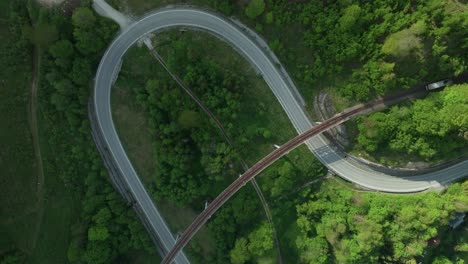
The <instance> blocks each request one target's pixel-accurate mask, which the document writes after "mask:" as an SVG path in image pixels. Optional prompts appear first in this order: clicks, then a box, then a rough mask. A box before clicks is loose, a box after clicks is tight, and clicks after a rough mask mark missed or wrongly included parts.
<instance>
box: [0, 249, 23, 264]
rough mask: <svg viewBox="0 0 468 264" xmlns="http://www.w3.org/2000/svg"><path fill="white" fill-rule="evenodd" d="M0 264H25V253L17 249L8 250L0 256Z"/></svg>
mask: <svg viewBox="0 0 468 264" xmlns="http://www.w3.org/2000/svg"><path fill="white" fill-rule="evenodd" d="M0 264H26V255H25V254H24V253H22V252H20V251H18V250H15V251H11V252H8V253H7V254H4V255H2V256H1V257H0Z"/></svg>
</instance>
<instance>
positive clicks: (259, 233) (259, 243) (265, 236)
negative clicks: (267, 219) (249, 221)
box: [248, 223, 273, 256]
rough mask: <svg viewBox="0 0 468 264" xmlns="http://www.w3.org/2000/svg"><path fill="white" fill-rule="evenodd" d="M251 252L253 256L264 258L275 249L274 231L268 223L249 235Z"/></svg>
mask: <svg viewBox="0 0 468 264" xmlns="http://www.w3.org/2000/svg"><path fill="white" fill-rule="evenodd" d="M248 248H249V251H250V252H251V253H252V255H255V256H262V255H264V254H265V253H266V252H267V251H268V250H270V249H272V248H273V229H272V228H271V226H270V225H269V224H267V223H264V224H263V225H261V226H260V227H259V228H258V229H257V230H255V231H254V232H252V233H250V234H249V245H248Z"/></svg>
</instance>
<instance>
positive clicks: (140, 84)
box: [0, 0, 468, 264]
mask: <svg viewBox="0 0 468 264" xmlns="http://www.w3.org/2000/svg"><path fill="white" fill-rule="evenodd" d="M109 2H110V3H113V4H117V5H119V4H120V1H117V0H114V1H109ZM143 2H144V3H143ZM143 2H142V1H133V3H136V4H138V3H140V5H141V6H144V7H145V8H148V7H149V6H151V5H157V4H160V2H157V3H155V1H143ZM169 2H171V1H169ZM189 2H194V3H199V4H202V5H204V6H207V7H209V8H212V9H215V10H218V11H219V12H223V13H225V14H227V15H235V16H238V17H240V18H241V19H242V20H243V21H244V22H245V23H247V24H249V25H250V26H251V27H252V28H255V29H256V30H257V31H258V32H259V33H260V34H262V35H263V36H265V38H266V39H267V40H268V42H269V44H270V46H271V48H272V49H273V50H274V51H275V53H277V54H278V56H279V57H280V59H281V60H282V61H283V62H284V63H285V66H286V67H287V69H288V72H290V73H291V75H292V77H293V78H294V80H295V82H297V84H298V86H299V89H300V90H301V93H303V95H304V97H305V99H306V101H308V102H311V98H312V96H313V95H314V94H315V93H317V92H318V91H319V90H321V89H324V90H327V91H329V92H330V93H331V94H332V95H333V96H334V97H335V98H339V99H343V100H345V101H346V104H352V103H355V102H358V101H366V100H369V99H371V98H374V97H375V96H378V95H384V94H386V93H390V92H392V91H396V90H399V89H406V88H410V87H412V86H414V85H416V84H419V83H421V82H429V81H432V80H433V79H439V78H445V77H450V76H456V75H459V74H461V73H463V72H464V71H466V67H467V63H468V62H467V59H468V58H467V57H466V56H462V54H467V49H468V46H467V45H466V39H467V36H466V30H464V29H466V28H467V23H468V22H467V21H468V18H467V11H466V4H463V3H461V2H458V1H426V2H417V3H416V2H407V1H397V0H395V1H383V0H379V1H372V2H368V1H354V0H340V1H334V2H327V1H286V0H280V1H272V0H267V1H264V0H251V1H243V2H242V3H241V2H239V1H227V0H226V1H213V0H206V1H205V0H199V1H189ZM12 3H14V4H12V5H11V9H9V10H11V14H12V15H11V18H8V21H9V25H8V30H9V31H11V32H13V33H14V34H15V36H16V39H17V40H18V41H17V46H16V47H15V46H14V45H13V46H11V49H8V52H6V50H5V49H2V51H1V52H2V53H1V54H0V55H1V56H2V58H8V59H9V60H8V63H5V62H4V61H2V64H7V65H8V66H9V67H10V66H12V67H13V66H14V65H15V64H16V65H20V63H24V61H26V60H28V59H29V54H27V53H26V52H24V50H28V49H29V50H30V49H32V47H38V48H39V50H40V58H41V65H40V78H39V86H40V89H39V103H40V120H41V127H42V128H41V131H42V132H41V134H40V135H41V142H42V143H41V144H42V145H44V147H45V149H46V153H45V155H44V159H43V161H44V164H45V166H44V167H45V169H44V170H45V175H46V177H48V178H49V179H52V178H53V177H55V178H57V183H56V186H54V187H52V186H48V187H47V188H48V189H47V191H46V194H47V195H46V198H45V199H46V201H47V202H48V203H52V202H53V201H54V200H61V198H62V197H67V198H66V199H65V202H64V204H62V206H63V208H66V207H71V208H72V209H70V208H69V209H68V210H63V214H64V215H66V214H70V215H68V216H66V221H59V220H60V219H64V218H60V217H62V216H61V215H60V213H57V215H51V216H49V217H56V219H54V221H56V223H57V224H56V225H53V224H50V223H49V225H52V226H49V228H50V230H53V229H54V228H57V229H59V228H60V229H59V230H60V232H61V233H60V234H55V235H54V236H52V237H49V238H47V239H50V241H59V242H60V244H63V246H65V249H64V251H66V252H49V251H47V250H46V249H44V248H41V249H43V250H44V252H43V254H44V255H45V254H47V258H48V260H49V263H50V262H53V261H55V262H57V263H66V262H69V263H130V262H131V261H132V260H133V256H135V255H139V256H149V257H148V259H151V260H154V259H157V258H155V256H154V255H155V250H154V246H153V244H152V242H151V240H150V239H149V237H148V235H147V234H146V230H145V229H144V228H143V226H142V224H141V223H140V221H139V220H138V219H137V217H136V215H135V213H134V212H133V210H132V208H131V205H129V204H126V203H125V202H124V201H123V199H122V198H121V197H120V195H119V194H118V193H117V192H116V191H115V190H114V189H113V188H112V185H111V184H110V181H109V177H108V174H107V171H106V170H105V168H104V166H103V164H102V160H101V158H100V156H99V155H98V152H97V151H96V148H95V145H94V142H93V141H92V139H91V134H90V125H89V121H88V113H87V104H88V100H89V98H90V92H91V89H92V87H93V84H92V79H93V77H94V74H95V71H96V68H97V65H98V63H99V60H100V57H101V56H102V54H103V52H104V50H105V48H106V47H107V45H108V44H109V43H110V41H111V40H112V38H113V37H114V36H115V34H117V31H118V27H117V25H116V24H114V23H112V22H111V21H110V20H107V19H103V18H101V17H99V16H98V15H97V14H96V13H94V11H92V9H91V1H89V0H86V1H81V3H80V5H79V6H78V7H76V8H73V9H70V10H69V11H66V12H68V13H66V14H65V15H64V14H63V12H64V11H62V9H60V8H51V9H46V8H39V7H36V6H35V5H33V4H32V1H26V0H24V1H23V0H21V1H12ZM141 11H142V10H141ZM146 11H147V10H146ZM193 35H195V36H198V37H199V38H200V39H199V40H198V41H199V44H198V46H196V45H193V44H196V43H195V42H196V41H194V38H195V37H193ZM193 35H189V34H188V35H187V36H184V37H176V36H175V35H170V39H171V40H170V44H171V45H166V46H163V45H161V47H160V48H161V50H162V51H163V52H162V54H163V57H164V58H165V60H166V62H167V64H168V66H169V68H170V69H171V70H172V71H174V72H176V73H177V74H178V75H179V76H180V77H181V79H182V80H183V81H184V83H186V84H187V85H188V86H190V87H191V88H193V89H194V90H195V91H196V93H197V95H198V96H199V97H200V98H201V99H202V101H203V102H204V103H205V104H206V105H207V106H208V108H210V109H211V110H212V111H213V112H214V113H215V114H216V116H218V117H219V118H220V119H221V120H222V122H223V124H224V126H225V127H226V129H227V131H228V133H229V134H230V135H231V137H232V138H233V140H234V142H233V146H230V145H229V144H227V143H226V142H225V141H224V140H223V138H222V137H221V135H220V134H219V131H218V129H217V128H216V127H215V125H214V124H213V123H212V121H210V120H209V119H208V118H207V117H206V116H205V115H204V113H203V112H201V111H200V110H199V109H198V108H197V106H196V105H195V104H194V103H193V102H192V101H191V100H190V98H189V97H188V96H187V95H186V94H184V92H183V91H182V90H181V89H180V88H179V87H178V86H177V85H176V84H175V83H174V82H173V81H172V80H171V79H170V78H169V76H168V75H167V73H166V72H165V71H164V70H162V69H161V68H158V67H155V66H149V64H144V65H148V67H147V68H148V69H151V71H144V72H143V73H141V75H138V74H135V69H136V67H134V66H132V67H128V65H126V64H124V65H123V68H122V73H121V76H120V77H119V80H118V82H117V86H125V87H126V88H127V89H130V91H131V93H130V94H131V96H129V97H128V100H132V101H134V102H136V104H137V105H138V107H140V108H141V109H142V111H143V112H144V114H145V115H144V116H145V121H146V122H147V125H146V126H147V127H148V128H149V130H148V131H149V133H150V136H151V149H152V150H153V152H154V153H155V155H154V156H151V159H153V160H154V162H155V163H156V167H155V169H154V171H153V174H152V175H150V177H151V178H152V180H153V182H152V184H151V186H150V188H149V190H150V192H151V194H152V195H153V196H154V197H157V198H159V199H165V200H168V201H170V202H172V203H174V204H175V205H176V206H178V207H181V208H183V207H189V208H191V209H193V210H195V211H199V210H202V208H203V207H202V206H203V204H204V202H205V201H207V200H210V199H211V198H212V197H214V196H216V195H217V194H218V193H219V192H220V191H221V190H222V189H223V187H225V186H226V185H227V184H228V183H230V182H231V181H232V180H233V179H235V178H236V177H237V176H238V174H239V173H240V172H241V171H242V168H241V166H240V165H239V159H241V158H245V159H246V160H247V162H248V164H249V165H252V164H253V163H254V162H255V161H257V160H258V159H259V158H261V157H262V156H263V155H264V154H266V153H268V152H269V151H271V147H272V144H281V143H282V142H284V141H286V140H287V139H288V138H289V137H291V136H292V135H294V131H293V129H292V127H290V126H289V124H288V126H286V125H284V126H283V124H284V123H282V122H283V121H281V122H280V121H278V122H276V121H274V120H273V121H268V119H269V114H270V113H274V114H277V113H276V112H274V111H273V110H275V109H276V108H274V106H273V105H276V107H279V106H278V105H277V102H276V101H273V100H275V99H274V97H273V96H271V95H263V94H261V93H260V95H261V96H263V97H262V98H264V100H266V101H265V102H262V103H258V104H256V103H255V102H256V98H255V97H251V96H249V92H251V91H257V86H261V85H263V86H265V84H264V83H263V81H262V79H261V78H259V77H258V76H255V73H253V76H251V75H252V74H250V75H249V74H246V72H249V69H250V68H249V66H248V65H246V64H245V62H244V64H241V63H238V64H226V63H224V62H223V61H222V60H221V61H220V60H217V59H215V58H214V57H210V56H207V55H206V53H207V52H208V51H209V50H210V47H211V48H213V47H216V48H219V47H220V46H216V45H215V46H210V45H209V43H210V42H211V41H212V40H208V38H207V37H206V36H203V35H202V34H199V33H196V34H193ZM200 41H201V44H200ZM224 45H225V44H224ZM203 46H206V47H205V50H204V51H201V50H203V49H202V47H203ZM2 47H3V46H2ZM197 51H198V52H197ZM211 51H212V52H220V53H221V54H223V55H224V56H218V57H219V58H225V59H226V60H229V59H230V58H231V57H229V56H228V54H230V53H231V52H233V51H232V50H225V49H222V48H220V49H211ZM139 52H141V51H135V50H130V51H129V54H128V57H127V58H130V59H131V57H132V56H140V57H143V56H144V57H150V54H149V52H147V51H146V52H145V53H139ZM205 52H206V53H205ZM16 55H19V57H20V58H19V59H18V60H17V61H15V57H16ZM218 55H219V54H218ZM127 58H126V59H127ZM16 59H17V58H16ZM152 63H154V64H155V65H156V62H152ZM227 65H231V66H232V65H235V66H237V67H227ZM137 73H138V72H137ZM260 83H261V84H260ZM312 87H314V88H312ZM466 92H467V87H466V85H454V86H452V87H449V88H448V89H446V90H444V91H442V92H440V93H434V94H431V95H430V96H428V98H426V99H424V100H417V101H415V102H414V103H413V104H405V105H400V106H395V107H392V108H391V109H389V110H388V111H386V112H382V113H376V114H373V115H370V116H366V117H362V118H360V119H359V121H358V125H357V126H358V130H359V135H358V136H357V142H358V144H359V146H360V147H361V148H363V149H365V150H366V151H368V152H370V153H372V152H376V151H386V150H389V151H395V152H397V153H407V154H408V153H409V154H412V153H415V154H417V155H419V156H420V157H421V158H423V159H431V158H439V157H450V156H451V155H454V154H457V153H458V152H463V151H465V150H466V142H467V130H466V129H467V123H466V122H467V121H466V116H467V115H466V113H467V111H468V109H467V108H466V105H467V103H468V102H467V101H466V98H468V97H467V93H466ZM253 93H254V92H253ZM255 95H256V94H255ZM22 100H25V99H22ZM268 100H270V101H268ZM309 107H310V106H309ZM251 113H256V115H252V114H251ZM282 115H284V113H282ZM278 116H280V115H279V114H278ZM255 122H258V123H255ZM275 123H277V124H275ZM141 131H142V132H144V131H146V130H143V129H142V130H141ZM251 142H255V143H256V144H257V145H258V146H260V147H259V149H256V150H254V149H253V148H252V147H251V145H252V144H250V143H251ZM306 154H307V155H310V158H306ZM307 157H309V156H307ZM325 174H326V169H325V168H324V167H323V166H322V165H321V164H320V163H319V162H318V161H317V160H315V159H314V158H313V157H312V155H311V154H310V153H308V150H306V149H305V148H300V149H298V150H295V151H293V152H291V153H290V154H289V155H288V156H286V157H285V158H283V159H281V160H280V161H278V163H276V164H274V165H273V166H271V167H270V168H268V169H267V170H266V171H265V172H264V173H263V174H262V176H261V177H260V178H259V179H258V180H259V183H260V185H261V188H262V191H263V192H264V193H265V195H266V197H267V201H268V203H269V204H270V207H271V209H272V214H273V224H274V225H273V226H272V225H271V224H270V223H269V222H267V221H266V220H265V216H264V213H263V210H262V208H261V205H260V203H259V202H258V198H257V197H256V195H255V192H254V191H253V189H252V188H251V187H250V186H247V187H246V188H244V189H243V190H242V191H241V192H239V193H238V194H236V196H235V197H233V199H232V201H230V202H229V203H227V204H226V205H225V206H224V207H223V208H222V209H221V210H220V211H219V212H217V214H216V215H215V216H213V217H212V219H211V220H210V221H209V223H208V233H209V236H210V240H211V241H214V242H213V243H212V244H213V248H212V249H210V250H209V251H206V250H205V249H204V245H202V244H200V243H199V242H194V243H191V244H190V245H189V247H188V248H187V249H186V251H187V252H188V253H189V256H190V257H191V261H192V262H193V263H237V264H242V263H275V261H276V258H277V257H278V256H277V250H276V246H275V243H276V242H275V240H274V235H275V234H277V235H278V238H279V241H280V245H279V248H280V249H281V252H282V257H283V258H284V261H285V262H286V263H419V261H421V262H423V263H464V262H463V260H464V259H466V258H467V252H468V249H467V243H468V242H467V241H466V238H464V237H463V236H462V234H465V236H466V231H463V230H466V228H467V226H466V223H465V224H464V225H462V226H461V227H460V230H462V231H460V232H459V234H458V233H457V232H458V231H457V230H454V231H452V230H451V229H450V227H449V226H448V221H449V220H450V219H451V218H452V217H453V216H454V214H455V213H456V212H466V211H468V201H467V197H468V195H467V194H468V184H467V183H466V182H465V183H456V184H453V185H452V186H450V187H448V189H447V190H446V191H444V192H442V193H435V192H428V193H422V194H415V195H409V196H400V195H386V194H381V193H372V192H365V191H362V190H359V189H355V188H354V186H352V185H351V184H349V183H346V182H344V181H342V180H339V179H336V178H325ZM56 187H57V188H56ZM60 189H64V190H62V191H60ZM61 195H62V196H61ZM68 203H69V204H68ZM72 210H73V213H70V211H72ZM48 220H50V219H48ZM46 222H47V221H46ZM51 223H54V222H53V221H52V222H51ZM436 236H438V237H440V238H441V239H442V242H441V245H440V246H439V247H436V248H432V247H428V244H427V241H428V240H429V239H431V238H433V237H436ZM41 239H44V238H41ZM41 241H42V240H41ZM44 241H45V240H44ZM50 241H49V243H50V244H51V245H52V244H53V243H52V242H50ZM56 243H58V242H56ZM40 244H41V243H39V247H40V246H41V245H40ZM44 245H45V243H44ZM33 256H34V255H33V254H32V253H31V252H28V251H25V250H23V249H22V248H20V247H19V246H17V247H15V248H11V247H9V248H8V250H4V249H3V248H0V263H1V264H7V263H9V264H14V263H48V262H47V261H43V260H42V261H41V260H35V259H34V258H33ZM423 256H426V257H423ZM44 259H45V258H44Z"/></svg>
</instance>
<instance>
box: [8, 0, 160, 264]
mask: <svg viewBox="0 0 468 264" xmlns="http://www.w3.org/2000/svg"><path fill="white" fill-rule="evenodd" d="M81 4H82V6H81V7H79V8H77V9H75V10H65V12H64V11H63V9H61V8H60V7H57V8H51V9H44V8H40V7H39V6H37V5H35V3H34V2H33V1H11V6H12V9H8V4H6V6H2V7H4V8H6V9H7V10H6V11H5V12H6V13H9V14H10V15H11V19H8V18H7V17H5V18H4V20H2V23H3V21H6V22H8V23H6V24H8V26H9V27H7V25H5V26H3V25H2V28H1V30H2V32H1V33H2V34H5V36H7V37H8V38H5V39H6V40H7V41H5V42H3V41H2V43H1V45H2V49H1V52H2V53H1V56H2V64H1V66H2V67H3V68H2V71H1V74H2V83H3V87H4V88H2V91H4V93H5V94H4V96H2V97H1V98H2V100H5V102H4V103H2V107H4V106H5V107H6V109H5V110H4V113H8V120H5V122H4V125H6V126H8V129H2V130H1V131H2V133H5V138H4V137H3V135H2V139H1V140H2V142H3V140H5V141H4V142H5V143H2V146H3V144H5V147H2V151H3V152H2V157H4V158H5V159H3V158H2V168H10V167H11V169H7V170H2V177H1V179H2V188H7V189H5V191H3V192H2V199H1V202H2V206H1V208H2V220H1V221H2V223H1V236H0V239H1V244H0V245H1V247H0V263H110V262H114V263H115V262H119V261H121V263H129V262H130V263H131V262H133V261H135V263H137V262H140V263H144V262H145V261H146V262H147V261H156V260H157V259H158V257H156V256H155V253H156V250H155V249H154V247H153V245H152V242H151V241H150V239H149V237H148V235H147V234H146V231H145V230H144V228H143V226H142V224H141V223H140V221H139V220H138V219H137V218H136V216H135V213H134V212H133V210H132V208H131V207H130V206H129V205H127V204H125V203H124V202H123V200H122V198H121V197H120V195H119V194H117V193H116V191H115V190H114V189H113V188H112V186H111V184H110V182H109V177H108V175H107V172H106V170H105V169H104V167H103V165H102V161H101V159H100V157H99V155H98V153H97V151H96V148H95V146H94V142H93V141H92V140H91V135H90V127H89V121H88V116H87V102H88V99H89V97H90V91H91V87H92V83H91V82H90V81H91V79H92V77H93V76H94V72H95V70H96V67H97V63H98V62H99V59H100V57H101V55H102V52H103V50H104V48H105V47H106V46H107V43H108V42H109V41H110V40H111V38H112V37H113V36H114V34H115V32H116V30H117V27H116V25H115V24H113V23H112V22H110V21H108V20H105V19H101V18H100V17H98V16H96V15H95V14H94V12H93V11H92V10H91V9H90V2H89V1H82V3H81ZM2 5H3V2H2ZM3 10H4V9H2V12H3ZM33 21H34V22H35V23H33ZM28 41H29V42H28ZM29 43H31V44H32V45H35V46H39V47H40V49H41V50H42V53H41V54H40V55H41V63H42V65H41V67H40V69H41V71H40V77H39V80H40V83H39V105H40V115H39V124H40V127H39V134H40V143H41V144H40V145H41V151H42V154H43V155H42V156H43V162H44V175H45V182H44V185H45V186H43V188H44V189H45V190H44V197H40V198H39V199H42V202H43V206H44V208H43V210H44V213H43V214H42V215H43V217H41V218H39V217H36V214H35V209H34V204H35V202H36V201H35V200H34V199H33V198H35V197H34V195H35V189H36V184H37V180H36V176H35V172H34V170H33V168H32V167H30V166H33V164H34V159H33V158H34V157H33V152H32V143H31V139H30V136H29V132H28V126H27V120H26V110H27V107H26V105H27V103H28V94H29V93H28V92H29V90H30V85H31V83H30V81H31V78H30V75H31V51H32V46H31V44H29ZM3 45H5V46H3ZM22 74H24V76H23V75H22ZM23 82H24V83H23ZM13 88H14V89H13ZM16 115H17V116H16ZM10 116H11V119H10ZM10 120H11V121H10ZM13 135H14V136H13ZM23 144H25V146H24V147H23ZM11 146H14V147H15V148H12V147H11ZM4 151H8V153H6V152H4ZM10 157H11V158H12V159H16V160H10V161H9V160H7V159H10ZM4 161H7V163H5V164H4V163H3V162H4ZM19 163H21V164H19ZM4 173H6V174H5V175H4ZM23 174H24V176H23ZM26 176H27V177H30V178H26ZM31 178H33V179H31ZM20 185H21V186H20ZM12 187H14V188H12ZM19 187H21V188H19ZM30 197H31V198H30ZM4 210H5V211H4ZM6 210H8V211H6ZM24 210H26V211H24ZM4 213H6V215H4ZM36 223H39V225H36ZM36 226H39V229H38V230H32V229H34V228H35V227H36ZM31 245H35V246H31ZM135 254H137V255H138V257H132V256H135Z"/></svg>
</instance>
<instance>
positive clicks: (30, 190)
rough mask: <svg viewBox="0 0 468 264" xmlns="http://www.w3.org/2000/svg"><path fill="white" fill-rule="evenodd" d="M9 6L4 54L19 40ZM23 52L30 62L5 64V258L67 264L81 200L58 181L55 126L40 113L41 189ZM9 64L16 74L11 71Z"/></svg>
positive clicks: (0, 162) (1, 30)
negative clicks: (52, 138)
mask: <svg viewBox="0 0 468 264" xmlns="http://www.w3.org/2000/svg"><path fill="white" fill-rule="evenodd" d="M9 4H10V1H1V3H0V10H1V11H0V38H1V39H2V42H1V43H0V50H2V51H3V50H8V49H9V48H8V46H7V45H8V44H12V43H15V42H17V41H18V39H17V38H18V36H16V37H15V35H12V34H11V33H10V32H9V31H8V28H7V25H6V23H7V21H8V17H7V15H8V14H9ZM13 45H16V44H13ZM22 52H24V53H25V54H27V56H26V61H23V60H21V58H20V57H9V59H8V60H7V59H5V58H6V57H5V58H3V57H2V58H0V61H1V62H2V63H1V64H0V67H2V68H1V70H0V87H1V89H0V100H1V101H0V108H1V111H2V119H1V121H2V122H1V127H0V146H1V147H0V168H2V169H1V171H0V181H1V183H0V193H1V194H0V203H1V205H0V255H2V254H3V253H5V252H7V251H9V250H14V249H17V250H19V251H21V252H23V253H24V254H25V255H26V256H27V263H66V262H67V258H66V253H67V248H68V239H69V233H70V226H71V223H72V222H73V221H74V219H75V218H76V217H77V213H79V210H77V208H76V206H78V205H79V199H76V197H73V196H71V193H70V192H69V191H67V190H66V189H65V188H64V187H65V186H63V184H62V183H61V182H60V180H59V173H57V171H56V170H55V169H54V166H53V160H54V151H53V149H52V148H51V147H50V146H49V144H48V139H47V135H48V130H49V129H51V127H50V125H53V124H50V123H48V122H47V121H46V120H43V119H42V115H41V114H40V113H39V115H38V120H39V121H38V123H39V127H38V130H39V139H40V140H39V143H40V148H41V151H42V157H43V159H44V175H45V179H44V182H43V183H42V185H43V186H41V184H40V183H41V182H40V181H39V178H38V171H37V169H38V168H37V162H36V160H35V156H34V149H33V142H32V136H31V131H30V127H29V124H28V121H29V120H28V112H29V111H30V109H29V103H30V96H31V87H32V86H31V85H32V75H33V70H32V68H33V52H32V47H29V48H28V49H26V50H23V51H22ZM0 54H1V55H0V56H7V55H5V54H4V53H3V52H2V53H0ZM35 55H38V56H39V54H35ZM7 63H9V64H12V65H16V66H15V67H16V68H12V67H8V66H6V65H5V64H7ZM5 67H6V68H5ZM39 96H40V87H39ZM38 110H39V112H40V106H39V109H38ZM40 188H41V189H42V191H41V192H39V191H38V190H39V189H40Z"/></svg>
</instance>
